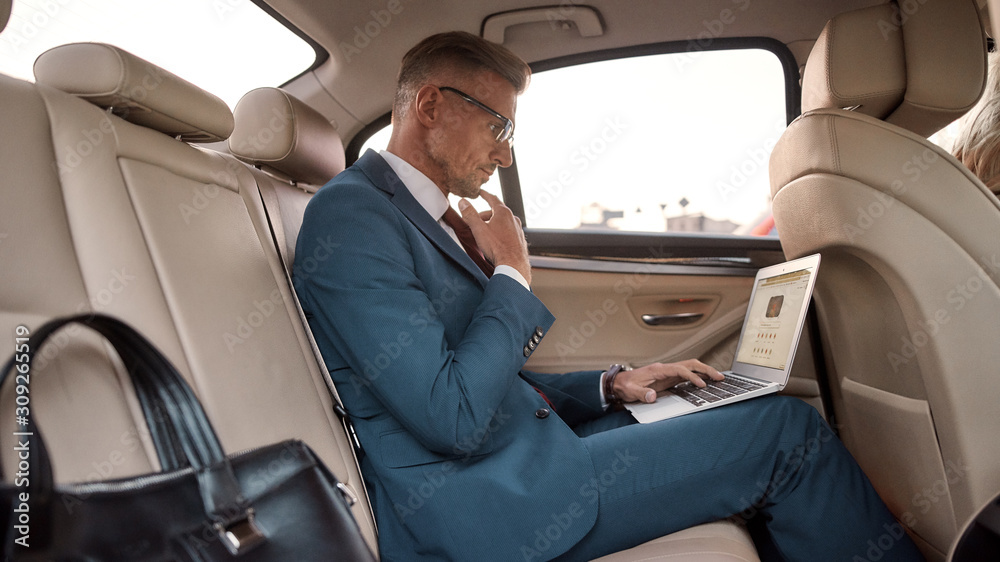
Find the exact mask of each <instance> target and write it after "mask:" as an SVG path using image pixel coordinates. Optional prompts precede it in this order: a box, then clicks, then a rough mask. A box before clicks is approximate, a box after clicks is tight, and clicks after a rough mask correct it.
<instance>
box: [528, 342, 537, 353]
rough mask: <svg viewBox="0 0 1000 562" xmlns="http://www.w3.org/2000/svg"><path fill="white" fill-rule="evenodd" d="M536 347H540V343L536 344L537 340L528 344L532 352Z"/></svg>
mask: <svg viewBox="0 0 1000 562" xmlns="http://www.w3.org/2000/svg"><path fill="white" fill-rule="evenodd" d="M536 347H538V342H536V341H535V340H531V341H529V342H528V349H530V350H531V351H534V350H535V348H536Z"/></svg>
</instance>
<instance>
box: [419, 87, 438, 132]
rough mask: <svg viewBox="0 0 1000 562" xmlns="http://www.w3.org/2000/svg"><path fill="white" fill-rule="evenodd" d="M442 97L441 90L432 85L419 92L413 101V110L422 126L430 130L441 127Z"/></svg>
mask: <svg viewBox="0 0 1000 562" xmlns="http://www.w3.org/2000/svg"><path fill="white" fill-rule="evenodd" d="M442 97H443V96H442V94H441V90H439V89H437V88H436V87H434V86H432V85H430V84H427V85H425V86H423V87H421V88H420V89H419V90H417V95H416V98H415V99H414V100H413V109H414V114H415V115H416V117H417V120H418V121H420V124H421V125H423V126H424V127H426V128H428V129H433V128H435V127H439V126H440V124H441V102H442Z"/></svg>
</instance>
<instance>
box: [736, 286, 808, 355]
mask: <svg viewBox="0 0 1000 562" xmlns="http://www.w3.org/2000/svg"><path fill="white" fill-rule="evenodd" d="M811 274H812V272H811V271H810V270H808V269H802V270H799V271H793V272H791V273H785V274H782V275H777V276H775V277H768V278H766V279H761V280H760V281H759V282H758V283H757V292H756V294H755V295H754V299H753V302H751V303H750V310H748V311H747V322H746V327H745V328H744V329H743V341H742V342H741V343H740V348H739V350H738V351H737V353H736V361H738V362H740V363H750V364H753V365H759V366H761V367H769V368H771V369H779V370H783V369H784V368H785V364H786V362H787V360H788V355H789V351H790V349H791V346H792V342H794V341H795V336H796V334H797V330H796V328H797V327H798V326H797V325H798V320H799V310H800V308H801V307H802V299H804V298H805V297H806V289H807V288H808V287H809V276H810V275H811Z"/></svg>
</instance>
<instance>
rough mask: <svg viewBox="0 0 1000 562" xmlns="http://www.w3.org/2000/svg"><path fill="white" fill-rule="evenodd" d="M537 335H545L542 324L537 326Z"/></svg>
mask: <svg viewBox="0 0 1000 562" xmlns="http://www.w3.org/2000/svg"><path fill="white" fill-rule="evenodd" d="M535 335H536V336H538V337H542V336H543V335H545V332H543V331H542V327H541V326H535Z"/></svg>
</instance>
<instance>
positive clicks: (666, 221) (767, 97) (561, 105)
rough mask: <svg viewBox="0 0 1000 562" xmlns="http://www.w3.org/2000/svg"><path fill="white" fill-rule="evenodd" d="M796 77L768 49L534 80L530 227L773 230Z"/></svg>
mask: <svg viewBox="0 0 1000 562" xmlns="http://www.w3.org/2000/svg"><path fill="white" fill-rule="evenodd" d="M785 91H786V90H785V79H784V71H783V68H782V65H781V62H780V61H779V59H778V57H777V56H776V55H775V54H774V53H772V52H770V51H767V50H763V49H740V50H722V51H701V52H682V53H670V54H657V55H649V56H638V57H630V58H622V59H615V60H608V61H600V62H593V63H587V64H580V65H576V66H570V67H562V68H557V69H554V70H548V71H544V72H537V73H535V74H534V75H533V76H532V80H531V85H530V87H529V88H528V90H527V91H526V92H525V93H524V95H522V96H521V98H520V99H519V101H518V108H517V129H516V135H515V137H516V139H517V143H516V146H515V152H516V155H517V172H518V177H519V180H520V185H521V194H522V197H523V202H524V212H525V219H526V226H528V227H532V228H552V229H585V230H593V229H602V230H605V229H613V230H624V231H637V232H668V231H670V232H672V231H683V232H704V233H726V234H734V233H735V234H751V233H757V234H760V233H767V232H769V231H771V230H772V228H771V224H773V223H772V222H771V219H770V216H771V213H770V208H771V207H770V188H769V184H768V178H767V168H768V158H769V157H770V154H771V149H772V148H773V147H774V144H775V143H776V142H777V140H778V138H779V137H780V135H781V133H782V131H783V130H784V129H785V125H786V119H787V117H786V105H785Z"/></svg>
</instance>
